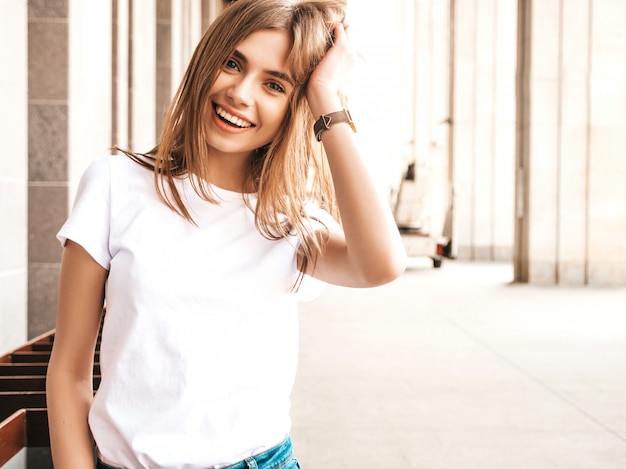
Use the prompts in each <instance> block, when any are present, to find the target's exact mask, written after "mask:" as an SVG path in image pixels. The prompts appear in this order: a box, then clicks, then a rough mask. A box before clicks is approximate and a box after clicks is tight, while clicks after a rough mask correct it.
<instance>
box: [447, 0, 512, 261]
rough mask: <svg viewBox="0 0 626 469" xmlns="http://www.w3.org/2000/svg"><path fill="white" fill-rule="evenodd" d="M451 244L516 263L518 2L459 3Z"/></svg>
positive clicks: (461, 251) (466, 255) (471, 255)
mask: <svg viewBox="0 0 626 469" xmlns="http://www.w3.org/2000/svg"><path fill="white" fill-rule="evenodd" d="M453 11H454V55H453V60H454V77H453V83H454V86H453V90H452V100H453V116H452V126H453V128H452V132H453V134H452V135H453V136H452V148H453V157H452V159H453V181H454V218H453V243H454V245H455V251H456V253H457V255H458V257H459V258H461V259H472V260H504V261H509V260H511V259H512V246H513V226H514V223H513V221H514V218H513V210H514V174H515V171H514V162H515V87H514V85H515V65H516V64H515V58H516V55H515V47H516V43H515V39H516V13H517V11H516V1H515V0H498V1H495V0H455V1H454V10H453Z"/></svg>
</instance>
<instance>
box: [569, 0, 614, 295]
mask: <svg viewBox="0 0 626 469" xmlns="http://www.w3.org/2000/svg"><path fill="white" fill-rule="evenodd" d="M564 3H565V2H564ZM586 3H587V2H586ZM567 5H568V7H569V8H572V7H573V5H570V2H567ZM588 5H589V6H588V8H589V11H590V12H589V18H590V22H589V25H590V26H589V27H590V29H591V31H590V44H589V62H590V63H589V85H588V89H589V95H588V96H589V98H588V116H589V121H590V122H589V127H588V135H589V150H588V151H589V156H588V165H587V174H588V178H589V179H588V188H589V200H588V203H587V207H588V209H587V210H588V217H589V222H588V223H589V228H588V233H589V234H588V248H587V253H588V257H589V261H588V273H587V281H588V283H589V284H591V285H621V286H625V285H626V241H625V240H624V238H625V234H626V155H625V154H624V151H625V150H624V149H626V85H625V82H624V79H625V78H624V77H626V60H624V58H625V57H626V35H625V34H624V25H625V24H626V2H624V1H622V0H594V1H593V2H592V1H589V2H588ZM583 11H585V9H584V8H583ZM573 33H574V34H573V35H572V36H571V40H570V44H571V45H570V51H571V52H572V55H573V53H574V50H575V49H576V43H577V41H578V40H579V38H580V35H578V34H575V31H573ZM568 232H569V229H568V228H567V227H566V228H565V229H564V230H563V236H567V233H568Z"/></svg>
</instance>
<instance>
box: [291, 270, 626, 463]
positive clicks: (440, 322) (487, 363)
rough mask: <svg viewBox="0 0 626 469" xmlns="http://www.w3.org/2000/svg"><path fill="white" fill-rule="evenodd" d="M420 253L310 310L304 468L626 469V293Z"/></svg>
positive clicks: (299, 416) (297, 424) (302, 419)
mask: <svg viewBox="0 0 626 469" xmlns="http://www.w3.org/2000/svg"><path fill="white" fill-rule="evenodd" d="M512 278H513V269H512V266H511V265H510V264H502V263H477V262H461V261H458V260H456V261H450V260H446V261H444V263H443V266H442V267H441V268H440V269H434V268H433V267H432V262H431V261H430V260H429V259H412V260H411V262H410V267H409V268H408V269H407V271H406V273H405V274H404V275H403V276H402V277H400V278H399V279H398V280H396V281H394V282H392V283H391V284H388V285H385V286H382V287H378V288H374V289H349V288H341V287H334V286H329V287H328V288H327V289H326V290H325V292H324V293H323V294H322V296H321V297H319V298H318V299H316V300H314V301H312V302H309V303H303V304H301V307H300V327H301V331H300V366H299V371H298V376H297V379H296V383H295V387H294V392H293V395H292V400H293V405H292V418H293V429H292V438H293V441H294V448H295V452H296V456H297V457H298V459H299V460H300V463H301V465H302V467H303V468H304V469H339V468H341V469H347V468H360V469H373V468H380V469H395V468H415V469H418V468H419V469H452V468H454V469H492V468H493V469H496V468H497V469H516V468H520V469H521V468H523V469H561V468H563V469H624V468H626V288H592V287H577V288H571V287H562V286H557V287H538V286H529V285H520V284H513V283H512Z"/></svg>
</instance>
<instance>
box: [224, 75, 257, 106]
mask: <svg viewBox="0 0 626 469" xmlns="http://www.w3.org/2000/svg"><path fill="white" fill-rule="evenodd" d="M226 95H227V96H228V97H229V98H230V99H232V100H233V102H234V103H235V104H238V105H241V106H251V105H252V101H253V99H252V98H253V80H252V78H251V77H248V76H242V77H240V78H239V79H238V80H236V81H234V82H233V83H231V86H229V87H228V89H227V90H226Z"/></svg>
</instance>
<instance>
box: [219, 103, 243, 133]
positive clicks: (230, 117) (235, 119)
mask: <svg viewBox="0 0 626 469" xmlns="http://www.w3.org/2000/svg"><path fill="white" fill-rule="evenodd" d="M215 112H217V115H218V116H220V117H221V118H222V119H224V120H227V121H228V122H230V123H231V124H235V125H236V126H237V127H241V128H244V129H246V128H248V127H252V124H251V123H250V122H247V121H245V120H243V119H240V118H239V117H236V116H233V115H232V114H230V113H228V112H226V111H225V110H224V109H222V108H221V107H219V106H215Z"/></svg>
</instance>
